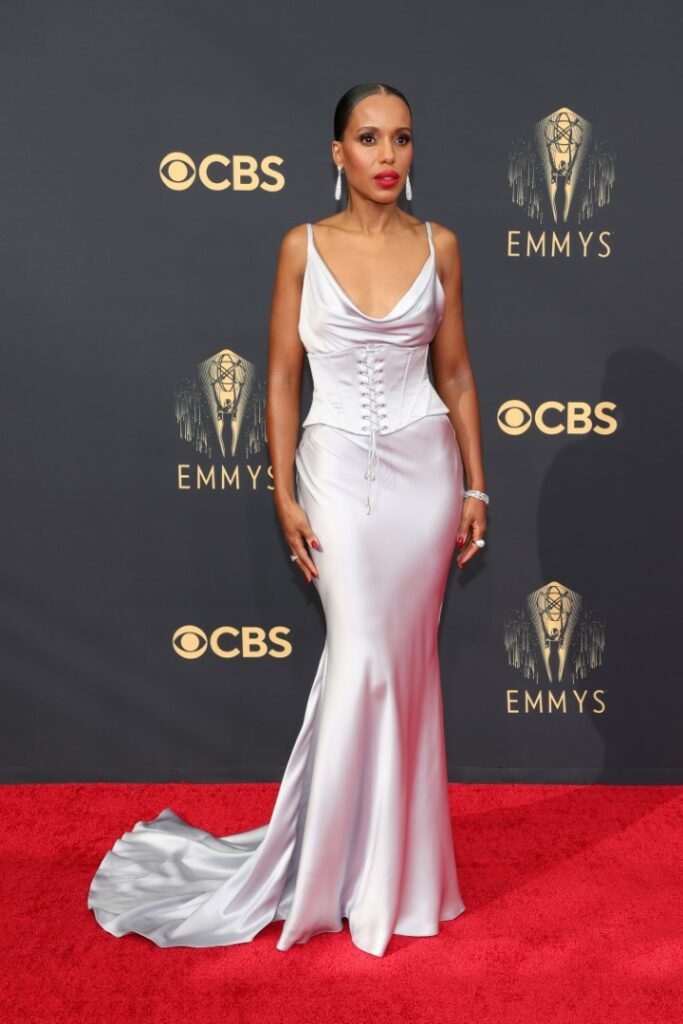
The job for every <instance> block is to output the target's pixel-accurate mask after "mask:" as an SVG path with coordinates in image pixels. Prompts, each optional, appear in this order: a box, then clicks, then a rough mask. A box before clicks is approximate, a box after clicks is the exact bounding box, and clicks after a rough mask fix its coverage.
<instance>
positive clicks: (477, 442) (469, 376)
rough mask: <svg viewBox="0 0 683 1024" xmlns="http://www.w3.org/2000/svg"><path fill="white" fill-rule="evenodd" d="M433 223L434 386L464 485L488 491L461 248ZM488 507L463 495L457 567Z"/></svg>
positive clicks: (472, 550)
mask: <svg viewBox="0 0 683 1024" xmlns="http://www.w3.org/2000/svg"><path fill="white" fill-rule="evenodd" d="M432 226H433V225H432ZM436 227H437V230H436V231H435V232H434V236H433V237H434V245H435V248H436V249H437V251H438V256H439V264H440V267H441V281H442V284H443V289H444V294H445V296H446V306H445V309H444V316H443V320H442V321H441V324H440V326H439V330H438V331H437V333H436V335H435V337H434V340H433V342H432V345H431V350H432V369H433V373H434V387H435V388H436V391H437V392H438V394H439V397H440V398H441V399H442V400H443V401H444V402H445V403H446V405H447V406H448V411H449V414H450V418H451V422H452V424H453V429H454V430H455V435H456V438H457V441H458V447H459V449H460V454H461V456H462V461H463V466H464V468H465V477H466V480H467V487H468V488H471V489H474V490H478V491H486V481H485V477H484V464H483V456H482V443H481V422H480V414H479V399H478V396H477V386H476V382H475V379H474V373H473V370H472V366H471V364H470V358H469V353H468V349H467V338H466V335H465V322H464V314H463V302H462V263H461V260H460V246H459V244H458V239H457V236H456V235H455V234H454V232H452V231H451V230H450V229H449V228H446V227H443V226H442V225H436ZM486 508H487V506H486V504H485V503H484V502H483V501H481V500H480V499H479V498H466V499H465V500H464V502H463V516H462V520H461V523H460V529H459V531H458V547H462V546H463V544H464V543H465V542H466V540H468V533H469V531H470V530H471V531H472V536H471V537H470V538H469V543H468V544H467V547H466V548H465V550H464V551H463V553H462V555H461V557H460V558H459V559H458V565H459V566H460V568H462V566H463V565H464V563H465V562H467V561H469V559H470V558H472V556H473V555H475V554H476V553H477V552H478V551H479V548H478V547H477V545H476V544H474V543H473V540H474V539H475V538H476V539H478V538H480V537H483V536H484V533H485V532H486Z"/></svg>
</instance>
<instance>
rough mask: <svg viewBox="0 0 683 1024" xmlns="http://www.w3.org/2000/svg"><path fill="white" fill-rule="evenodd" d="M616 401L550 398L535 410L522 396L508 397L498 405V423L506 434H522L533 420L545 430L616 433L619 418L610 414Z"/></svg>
mask: <svg viewBox="0 0 683 1024" xmlns="http://www.w3.org/2000/svg"><path fill="white" fill-rule="evenodd" d="M614 409H616V405H615V403H614V402H608V401H604V402H598V403H597V405H596V406H594V407H592V406H591V405H590V404H589V403H588V402H566V403H565V402H555V401H553V400H551V399H549V400H548V401H547V402H541V404H540V405H539V406H538V407H537V408H536V409H535V410H533V409H532V408H531V406H529V405H527V403H526V402H523V401H522V400H521V399H520V398H508V399H507V400H506V401H505V402H502V403H501V404H500V406H499V407H498V414H497V417H496V419H497V423H498V426H499V427H500V429H501V430H502V431H503V433H504V434H509V435H511V436H512V437H519V436H520V435H521V434H525V433H526V431H527V430H529V428H530V427H531V425H532V424H533V425H534V426H535V427H536V429H537V430H538V431H539V433H541V434H571V435H574V434H577V435H580V434H591V433H593V434H602V435H606V434H613V433H614V432H615V430H616V429H617V425H618V424H617V421H616V419H615V418H614V416H611V415H610V412H612V411H613V410H614Z"/></svg>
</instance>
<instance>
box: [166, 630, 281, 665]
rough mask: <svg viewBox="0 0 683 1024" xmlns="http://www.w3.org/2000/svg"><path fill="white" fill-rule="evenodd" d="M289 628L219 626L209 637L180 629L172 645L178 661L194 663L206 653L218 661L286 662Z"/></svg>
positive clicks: (174, 636)
mask: <svg viewBox="0 0 683 1024" xmlns="http://www.w3.org/2000/svg"><path fill="white" fill-rule="evenodd" d="M289 633H290V629H289V627H288V626H273V627H272V628H271V629H269V630H267V631H266V630H265V629H263V627H261V626H219V627H218V628H217V629H214V630H213V631H212V632H211V633H210V634H209V635H207V633H206V632H205V631H204V630H203V629H202V628H201V627H200V626H192V625H187V626H179V627H178V629H176V631H175V633H174V634H173V637H172V639H171V643H172V646H173V650H174V651H175V653H176V654H177V655H178V657H180V658H185V659H186V660H188V661H194V660H196V659H197V658H201V657H203V656H204V655H205V654H207V653H208V652H209V651H211V652H212V654H214V655H215V656H216V657H217V658H223V659H226V660H231V659H232V658H242V659H244V660H248V659H251V658H264V657H269V658H288V657H289V656H290V654H291V653H292V650H293V648H292V644H291V642H290V641H289V640H288V639H287V636H288V634H289Z"/></svg>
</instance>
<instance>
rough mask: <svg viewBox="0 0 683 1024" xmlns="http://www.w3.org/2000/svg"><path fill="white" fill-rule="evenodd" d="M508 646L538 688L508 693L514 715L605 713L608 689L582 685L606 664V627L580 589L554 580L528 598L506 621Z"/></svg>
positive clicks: (511, 659) (510, 654)
mask: <svg viewBox="0 0 683 1024" xmlns="http://www.w3.org/2000/svg"><path fill="white" fill-rule="evenodd" d="M504 644H505V650H506V652H507V657H508V664H509V665H510V666H512V668H515V669H517V671H519V672H521V673H522V675H523V676H524V677H525V678H526V679H530V680H532V681H533V682H534V683H535V684H536V689H535V690H534V691H529V690H527V689H524V690H519V689H509V690H507V691H506V709H507V713H508V714H510V715H519V714H529V713H533V712H537V713H539V714H543V713H547V714H553V713H554V712H558V711H559V712H560V713H561V714H565V715H566V714H568V713H569V712H578V713H579V714H585V713H586V712H587V711H592V712H593V714H596V715H601V714H604V712H605V710H606V705H605V702H604V700H603V696H604V694H605V691H604V690H593V691H592V692H591V691H590V690H588V689H584V688H582V687H580V686H577V685H576V684H577V683H578V682H579V681H580V680H582V679H585V678H586V676H588V674H589V673H590V672H592V671H593V670H595V669H596V668H598V667H599V666H600V665H601V664H602V655H603V651H604V649H605V624H604V622H603V620H602V617H601V616H600V615H599V614H597V613H596V612H593V611H586V610H584V609H583V601H582V599H581V596H580V594H577V593H576V591H574V590H571V589H570V588H569V587H567V586H565V585H564V584H563V583H560V582H558V581H557V580H552V581H551V582H550V583H546V584H545V586H543V587H540V588H539V589H538V590H534V591H533V592H532V593H531V594H528V595H527V598H526V601H525V603H524V606H523V607H522V608H517V609H514V611H512V612H510V613H509V614H508V616H507V617H506V621H505V633H504ZM543 684H545V688H544V686H543ZM567 686H568V687H569V689H567V688H566V687H567Z"/></svg>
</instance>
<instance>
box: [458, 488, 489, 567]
mask: <svg viewBox="0 0 683 1024" xmlns="http://www.w3.org/2000/svg"><path fill="white" fill-rule="evenodd" d="M486 528H487V525H486V502H485V501H482V500H481V498H473V497H471V496H470V497H469V498H464V499H463V503H462V517H461V519H460V526H459V527H458V538H457V541H456V543H457V545H458V547H459V548H460V553H459V555H458V557H457V559H456V561H457V563H458V568H459V569H462V568H463V566H464V565H465V563H466V562H469V560H470V558H474V556H475V555H476V554H478V553H479V552H480V551H481V548H480V547H479V545H478V544H475V543H474V542H475V540H482V539H483V538H484V534H485V533H486Z"/></svg>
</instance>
